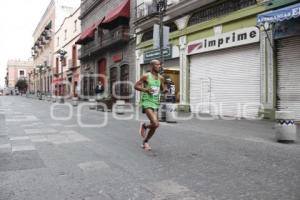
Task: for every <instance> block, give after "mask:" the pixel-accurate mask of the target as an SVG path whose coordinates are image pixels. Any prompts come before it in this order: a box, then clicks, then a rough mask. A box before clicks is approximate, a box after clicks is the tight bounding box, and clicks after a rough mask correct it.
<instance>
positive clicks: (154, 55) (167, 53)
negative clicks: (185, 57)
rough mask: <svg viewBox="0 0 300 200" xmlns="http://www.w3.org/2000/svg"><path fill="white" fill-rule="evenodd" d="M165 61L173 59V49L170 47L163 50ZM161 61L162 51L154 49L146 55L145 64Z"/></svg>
mask: <svg viewBox="0 0 300 200" xmlns="http://www.w3.org/2000/svg"><path fill="white" fill-rule="evenodd" d="M163 56H164V59H170V58H172V48H171V47H168V48H166V49H164V50H163ZM154 59H160V49H153V50H150V51H146V52H145V53H144V63H148V62H150V61H151V60H154Z"/></svg>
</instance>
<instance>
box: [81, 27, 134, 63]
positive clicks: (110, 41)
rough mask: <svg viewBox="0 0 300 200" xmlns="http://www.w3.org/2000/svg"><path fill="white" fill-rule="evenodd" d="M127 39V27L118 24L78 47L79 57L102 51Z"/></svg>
mask: <svg viewBox="0 0 300 200" xmlns="http://www.w3.org/2000/svg"><path fill="white" fill-rule="evenodd" d="M128 41H129V27H128V26H119V27H117V28H115V29H113V30H111V31H109V32H108V33H105V34H104V35H103V36H100V37H97V38H95V40H94V41H93V42H89V43H87V44H86V45H83V46H82V47H81V49H80V51H81V52H80V54H79V55H80V56H79V58H80V59H82V58H84V57H86V56H89V55H93V54H95V53H97V52H100V51H103V50H105V49H107V48H108V47H111V46H114V45H117V44H122V43H126V42H128Z"/></svg>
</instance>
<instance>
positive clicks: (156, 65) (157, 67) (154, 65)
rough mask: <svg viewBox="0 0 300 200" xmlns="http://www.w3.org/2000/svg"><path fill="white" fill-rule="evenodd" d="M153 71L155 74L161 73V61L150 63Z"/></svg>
mask: <svg viewBox="0 0 300 200" xmlns="http://www.w3.org/2000/svg"><path fill="white" fill-rule="evenodd" d="M150 65H151V70H152V71H153V72H155V73H159V70H160V67H161V66H160V61H159V60H151V62H150Z"/></svg>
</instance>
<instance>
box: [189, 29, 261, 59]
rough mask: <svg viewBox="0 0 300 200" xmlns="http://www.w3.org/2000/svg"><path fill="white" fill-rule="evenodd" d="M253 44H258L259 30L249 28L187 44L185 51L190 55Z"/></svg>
mask: <svg viewBox="0 0 300 200" xmlns="http://www.w3.org/2000/svg"><path fill="white" fill-rule="evenodd" d="M255 42H259V29H258V28H256V27H249V28H243V29H239V30H236V31H232V32H227V33H223V34H219V35H216V36H213V37H209V38H204V39H201V40H197V41H193V42H191V43H189V44H188V48H187V51H188V54H189V55H192V54H197V53H203V52H208V51H214V50H219V49H225V48H229V47H235V46H241V45H245V44H251V43H255Z"/></svg>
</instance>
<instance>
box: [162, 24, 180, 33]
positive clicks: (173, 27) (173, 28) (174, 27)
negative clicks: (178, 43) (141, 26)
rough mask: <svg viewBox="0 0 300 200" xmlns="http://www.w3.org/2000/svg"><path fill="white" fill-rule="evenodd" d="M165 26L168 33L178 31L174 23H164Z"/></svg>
mask: <svg viewBox="0 0 300 200" xmlns="http://www.w3.org/2000/svg"><path fill="white" fill-rule="evenodd" d="M165 26H168V27H170V33H172V32H174V31H177V30H178V28H177V25H176V24H175V23H174V22H169V23H166V24H165Z"/></svg>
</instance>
